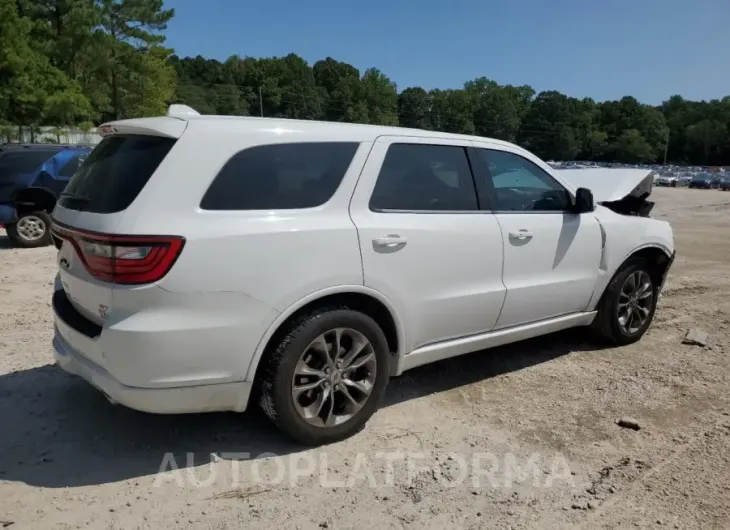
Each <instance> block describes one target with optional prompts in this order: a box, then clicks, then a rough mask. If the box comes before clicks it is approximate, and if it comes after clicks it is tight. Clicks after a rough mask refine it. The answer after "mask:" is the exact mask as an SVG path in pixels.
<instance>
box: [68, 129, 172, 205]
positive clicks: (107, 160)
mask: <svg viewBox="0 0 730 530" xmlns="http://www.w3.org/2000/svg"><path fill="white" fill-rule="evenodd" d="M175 141H176V140H174V139H172V138H163V137H160V136H144V135H115V136H110V137H107V138H104V139H103V140H102V141H101V142H100V143H99V145H97V146H96V147H95V148H94V150H93V151H92V152H91V154H90V155H89V156H88V158H87V159H86V160H85V161H84V162H83V163H82V164H81V166H80V167H79V168H78V170H77V171H76V173H75V174H74V176H73V177H72V178H71V180H70V181H69V183H68V186H66V189H65V191H64V192H63V193H62V194H61V197H60V199H59V201H58V203H59V204H60V205H61V206H63V207H64V208H68V209H71V210H79V211H85V212H92V213H104V214H106V213H116V212H121V211H122V210H126V209H127V208H128V207H129V205H130V204H132V201H134V199H136V198H137V195H139V192H140V191H142V189H143V188H144V187H145V185H146V184H147V182H148V181H149V179H150V177H151V176H152V174H153V173H154V172H155V170H156V169H157V167H158V166H159V165H160V163H161V162H162V160H163V159H164V158H165V157H166V156H167V153H169V152H170V149H172V146H173V145H175Z"/></svg>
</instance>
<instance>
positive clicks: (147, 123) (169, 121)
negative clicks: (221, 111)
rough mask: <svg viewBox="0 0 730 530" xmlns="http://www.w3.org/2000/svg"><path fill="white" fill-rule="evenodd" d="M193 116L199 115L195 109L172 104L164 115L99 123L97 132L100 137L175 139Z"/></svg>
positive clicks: (180, 134) (183, 130)
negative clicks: (139, 136)
mask: <svg viewBox="0 0 730 530" xmlns="http://www.w3.org/2000/svg"><path fill="white" fill-rule="evenodd" d="M195 116H200V114H199V113H198V112H197V111H196V110H195V109H193V108H191V107H188V106H187V105H179V104H174V105H170V107H169V108H168V109H167V115H166V116H159V117H154V118H134V119H130V120H119V121H112V122H108V123H104V124H102V125H100V126H99V128H98V129H97V132H98V133H99V136H101V137H102V138H103V137H105V136H109V135H112V134H142V135H148V136H165V137H167V138H175V139H177V138H180V137H181V136H182V134H183V132H185V128H186V127H187V126H188V122H187V120H188V119H190V118H192V117H195Z"/></svg>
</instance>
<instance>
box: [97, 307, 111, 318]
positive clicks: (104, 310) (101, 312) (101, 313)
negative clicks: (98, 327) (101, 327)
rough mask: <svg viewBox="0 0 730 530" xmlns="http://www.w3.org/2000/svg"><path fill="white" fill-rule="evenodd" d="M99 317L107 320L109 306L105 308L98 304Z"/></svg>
mask: <svg viewBox="0 0 730 530" xmlns="http://www.w3.org/2000/svg"><path fill="white" fill-rule="evenodd" d="M99 316H100V317H101V318H103V319H104V320H106V319H107V318H109V306H105V305H104V304H99Z"/></svg>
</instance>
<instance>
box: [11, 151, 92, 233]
mask: <svg viewBox="0 0 730 530" xmlns="http://www.w3.org/2000/svg"><path fill="white" fill-rule="evenodd" d="M90 152H91V148H89V147H78V146H68V145H55V144H20V145H19V144H9V145H4V146H2V147H0V226H1V225H4V226H5V229H6V231H7V235H8V238H10V240H11V241H12V242H13V243H14V244H16V245H18V246H21V247H40V246H44V245H49V244H50V243H51V232H50V230H51V216H50V215H51V212H52V211H53V208H54V207H55V206H56V200H57V199H58V196H59V194H60V193H61V192H62V191H63V189H64V188H65V187H66V184H67V183H68V181H69V180H70V178H71V176H72V175H73V174H74V172H75V171H76V169H78V167H79V165H80V164H81V163H82V162H83V160H84V158H85V157H86V156H87V155H88V154H89V153H90Z"/></svg>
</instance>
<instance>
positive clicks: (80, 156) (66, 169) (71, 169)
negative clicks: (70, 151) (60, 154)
mask: <svg viewBox="0 0 730 530" xmlns="http://www.w3.org/2000/svg"><path fill="white" fill-rule="evenodd" d="M85 159H86V153H77V154H75V155H74V156H72V157H71V158H70V159H69V160H67V161H66V163H65V164H64V165H63V166H62V167H61V169H60V170H59V171H58V176H59V177H67V178H70V177H72V176H73V174H74V173H76V170H77V169H78V168H79V166H80V165H81V163H82V162H83V161H84V160H85Z"/></svg>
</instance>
